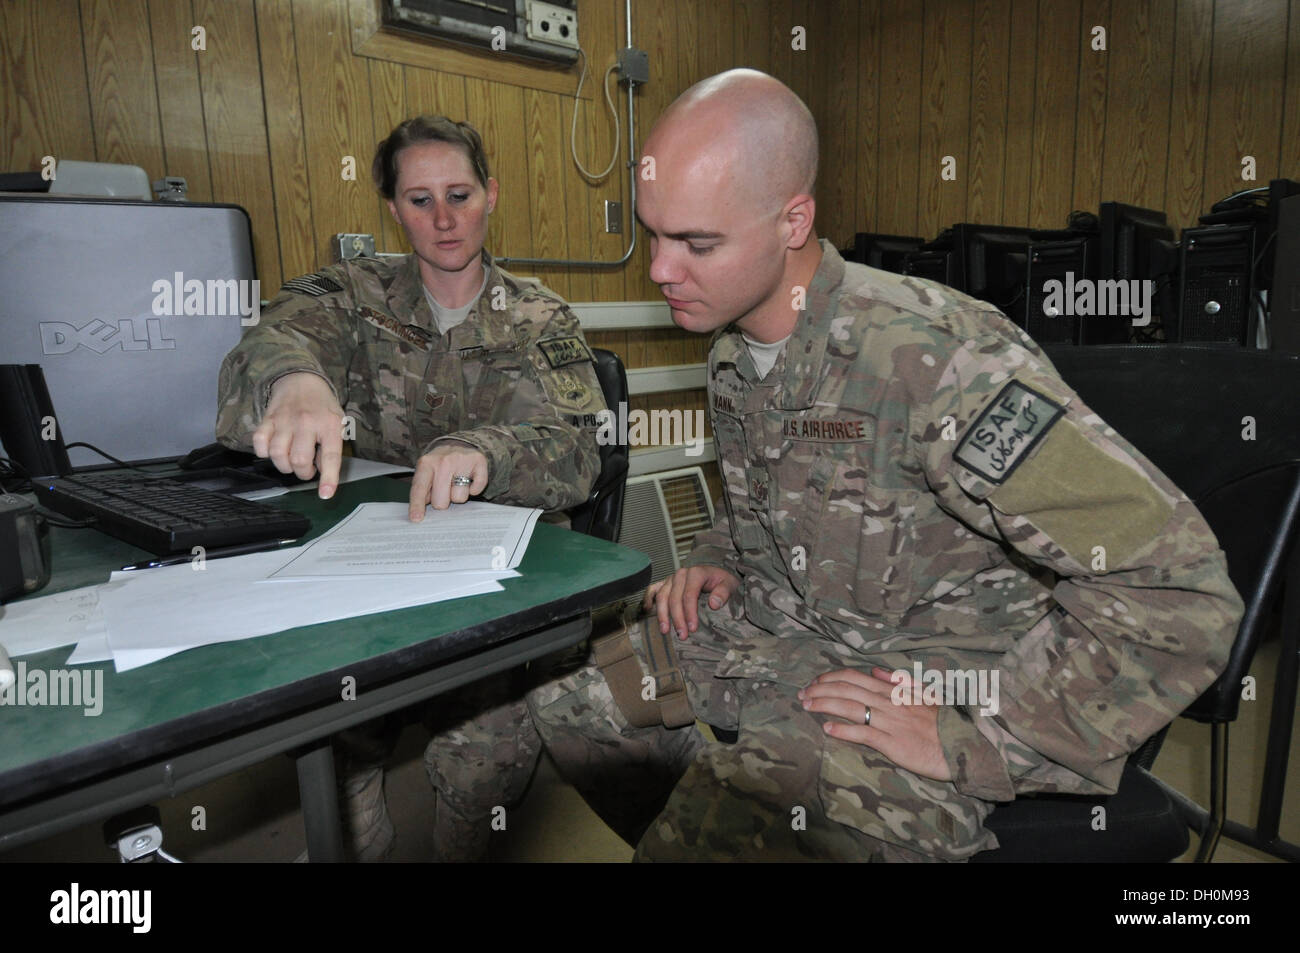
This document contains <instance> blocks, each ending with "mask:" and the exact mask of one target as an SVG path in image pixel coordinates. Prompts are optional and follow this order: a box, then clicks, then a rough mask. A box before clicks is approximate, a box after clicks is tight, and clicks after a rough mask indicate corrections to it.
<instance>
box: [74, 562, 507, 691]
mask: <svg viewBox="0 0 1300 953" xmlns="http://www.w3.org/2000/svg"><path fill="white" fill-rule="evenodd" d="M287 552H293V551H292V550H275V551H271V552H266V553H252V554H249V555H246V556H234V557H230V558H228V559H209V560H207V562H206V563H205V564H204V566H205V568H203V569H201V570H196V569H194V568H193V566H192V565H191V564H189V563H185V564H182V565H179V566H163V567H161V568H158V569H146V570H137V571H134V572H116V573H114V574H113V578H112V580H111V581H109V582H108V583H105V584H104V585H103V586H102V587H101V592H100V599H99V602H100V606H101V608H102V610H103V613H104V618H105V620H106V621H107V623H108V632H109V636H108V641H109V645H110V646H111V648H112V650H113V660H114V663H115V665H116V667H117V670H118V671H119V672H122V671H127V670H128V669H130V668H135V667H137V666H138V665H143V664H145V663H146V662H150V661H156V660H157V659H159V658H165V657H166V656H168V655H173V654H175V653H176V652H181V651H184V650H185V649H189V648H194V647H196V646H199V645H212V644H215V643H218V642H235V641H239V640H241V639H247V638H252V637H254V636H260V635H270V634H271V633H274V632H282V631H284V630H285V629H292V628H296V627H298V626H303V625H315V624H317V623H321V622H331V621H334V620H335V619H347V618H352V617H355V616H362V615H369V614H370V613H372V612H386V611H389V610H395V609H404V608H407V607H410V606H416V605H423V604H426V603H430V602H438V601H441V600H443V599H456V598H460V597H461V596H467V595H477V594H480V593H485V592H496V591H500V590H501V588H502V586H501V584H500V582H499V581H498V580H500V579H504V578H509V577H511V576H515V575H517V573H514V572H509V571H506V572H499V573H495V574H483V573H474V574H469V575H465V576H462V575H460V574H451V573H446V574H442V575H438V576H423V577H415V578H412V577H408V576H403V577H396V578H376V577H373V576H366V577H360V578H357V579H349V580H327V581H321V580H317V581H311V582H300V583H293V584H285V585H281V586H259V585H256V583H257V582H258V581H259V580H262V579H265V578H266V576H267V575H268V574H269V573H271V572H273V571H274V570H275V569H276V568H277V567H278V566H280V565H281V564H283V562H284V561H285V557H286V553H287Z"/></svg>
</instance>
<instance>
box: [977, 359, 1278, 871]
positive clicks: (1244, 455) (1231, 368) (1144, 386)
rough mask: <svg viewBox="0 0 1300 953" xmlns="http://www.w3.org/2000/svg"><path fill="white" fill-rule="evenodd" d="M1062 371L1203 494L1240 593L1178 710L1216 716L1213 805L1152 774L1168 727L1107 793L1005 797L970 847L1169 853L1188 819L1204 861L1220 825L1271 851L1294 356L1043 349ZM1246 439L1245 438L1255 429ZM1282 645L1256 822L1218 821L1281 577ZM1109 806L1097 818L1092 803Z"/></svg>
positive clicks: (1025, 856) (1062, 853)
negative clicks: (1235, 731) (1248, 685)
mask: <svg viewBox="0 0 1300 953" xmlns="http://www.w3.org/2000/svg"><path fill="white" fill-rule="evenodd" d="M1047 351H1048V354H1049V356H1050V357H1051V359H1052V361H1053V363H1055V364H1056V367H1057V369H1058V370H1059V371H1060V373H1061V376H1062V377H1063V378H1064V379H1065V380H1066V382H1067V383H1069V384H1070V386H1072V387H1073V388H1074V389H1075V390H1076V391H1078V393H1079V395H1080V396H1081V397H1082V398H1083V400H1084V402H1085V403H1087V404H1088V405H1089V406H1090V407H1091V408H1092V409H1093V410H1095V411H1096V412H1097V413H1098V414H1099V415H1101V417H1102V418H1103V419H1104V420H1105V421H1106V422H1107V423H1108V424H1110V425H1111V426H1112V427H1114V428H1115V430H1116V431H1118V432H1119V433H1121V434H1123V435H1124V437H1126V438H1127V439H1128V440H1129V441H1130V442H1131V443H1132V444H1133V445H1134V446H1135V447H1137V448H1138V449H1139V450H1140V451H1141V452H1142V453H1143V454H1145V455H1146V457H1147V458H1148V459H1150V460H1151V462H1152V463H1154V464H1155V465H1156V466H1157V467H1159V468H1160V469H1161V470H1162V471H1164V473H1165V474H1166V475H1167V476H1168V477H1169V478H1170V479H1171V480H1173V481H1174V483H1175V484H1177V485H1178V486H1179V487H1180V488H1181V489H1182V490H1183V491H1184V492H1185V493H1186V494H1187V495H1188V497H1189V498H1190V499H1191V500H1192V501H1193V502H1195V503H1196V504H1197V506H1198V507H1199V508H1200V510H1201V512H1202V514H1203V515H1204V516H1205V519H1206V521H1207V522H1208V523H1209V525H1210V527H1211V529H1213V530H1214V533H1215V535H1216V536H1217V537H1218V540H1219V544H1220V546H1222V548H1223V551H1224V553H1225V554H1226V555H1227V558H1228V571H1229V574H1230V575H1231V577H1232V581H1233V583H1234V585H1236V587H1237V589H1238V591H1239V592H1240V593H1241V596H1242V598H1243V600H1245V603H1246V612H1245V616H1244V617H1243V619H1242V622H1241V626H1240V628H1239V630H1238V632H1237V638H1236V640H1235V642H1234V644H1233V647H1232V653H1231V656H1230V658H1229V661H1228V664H1227V668H1226V669H1225V671H1224V672H1223V674H1222V675H1221V676H1220V677H1219V679H1218V680H1217V681H1216V682H1215V683H1214V684H1213V685H1212V686H1211V687H1210V688H1209V689H1208V690H1207V691H1206V692H1205V693H1204V694H1203V695H1202V696H1201V697H1200V698H1198V699H1197V700H1196V701H1195V702H1194V703H1193V704H1192V705H1191V706H1190V707H1189V708H1188V709H1187V710H1186V711H1184V712H1183V717H1187V718H1192V719H1194V720H1196V721H1201V722H1205V723H1208V724H1210V726H1211V772H1212V775H1213V776H1212V778H1211V803H1210V809H1209V810H1208V811H1207V810H1206V809H1204V808H1202V807H1200V805H1197V804H1195V803H1194V802H1192V801H1191V800H1190V799H1189V798H1187V797H1186V796H1185V795H1183V794H1181V793H1180V792H1178V791H1175V790H1173V789H1172V788H1169V787H1168V786H1167V785H1165V784H1163V783H1162V782H1160V781H1159V780H1157V779H1156V778H1154V777H1152V776H1151V775H1150V774H1149V773H1147V769H1149V768H1150V766H1151V764H1152V763H1153V762H1154V760H1155V757H1156V755H1157V753H1158V752H1159V750H1160V745H1161V743H1162V742H1163V740H1164V737H1165V733H1166V731H1167V729H1162V730H1161V731H1159V732H1157V733H1156V734H1155V735H1154V736H1153V737H1152V738H1150V739H1149V740H1148V741H1147V742H1146V743H1144V744H1143V745H1142V746H1141V747H1140V748H1139V749H1138V750H1137V751H1136V752H1134V754H1133V755H1132V756H1131V757H1130V758H1129V761H1128V764H1126V765H1125V768H1124V773H1123V776H1122V778H1121V780H1120V786H1119V790H1118V791H1117V793H1115V794H1113V795H1111V796H1109V797H1099V796H1073V795H1055V794H1053V795H1037V796H1028V797H1023V798H1018V799H1016V800H1015V801H1013V802H1011V803H1009V804H1004V805H1000V806H999V807H997V808H996V809H995V810H994V811H993V813H992V814H991V815H990V816H989V818H988V819H987V820H986V822H985V824H986V826H987V827H988V828H989V829H990V830H992V831H993V832H994V833H995V834H997V837H998V840H999V841H1000V842H1001V844H1002V847H1001V849H1000V850H994V851H986V852H984V853H981V854H977V855H976V856H975V857H974V858H972V861H973V862H976V863H996V862H1005V861H1067V862H1080V861H1147V862H1150V861H1168V860H1172V859H1174V858H1176V857H1177V856H1179V855H1180V854H1182V853H1183V852H1184V851H1185V850H1186V849H1187V844H1188V827H1189V826H1190V827H1192V828H1194V829H1195V830H1197V831H1198V832H1199V833H1200V834H1201V835H1202V837H1201V842H1200V845H1199V848H1198V852H1197V857H1196V859H1197V861H1201V862H1204V861H1208V860H1209V859H1210V858H1211V857H1212V856H1213V853H1214V848H1215V845H1216V844H1217V841H1218V838H1219V835H1220V831H1222V832H1224V833H1226V834H1227V835H1228V836H1230V837H1232V838H1233V839H1235V840H1238V841H1241V842H1242V843H1246V844H1250V845H1251V846H1254V847H1258V848H1259V849H1261V850H1267V851H1269V852H1270V853H1273V854H1275V855H1276V856H1279V857H1285V858H1288V859H1291V860H1296V859H1300V850H1298V849H1297V847H1296V846H1295V845H1292V844H1287V843H1285V842H1281V841H1279V839H1278V836H1277V835H1278V820H1279V816H1280V812H1281V806H1282V795H1283V784H1284V780H1285V773H1286V757H1287V752H1288V750H1289V746H1290V732H1291V718H1292V715H1293V713H1294V710H1295V700H1296V675H1297V668H1298V667H1300V660H1298V659H1297V629H1300V554H1297V553H1295V552H1294V550H1295V547H1294V546H1293V543H1294V540H1295V537H1296V533H1297V529H1298V528H1300V519H1298V516H1300V357H1296V356H1292V355H1284V354H1275V353H1271V352H1266V351H1253V350H1245V349H1240V348H1210V347H1189V346H1174V345H1155V346H1130V345H1116V346H1103V347H1055V348H1047ZM1244 418H1251V420H1253V439H1244V437H1245V436H1247V435H1249V434H1251V432H1252V431H1251V430H1250V429H1249V428H1250V427H1251V421H1248V420H1245V419H1244ZM1288 574H1289V576H1290V578H1291V579H1292V580H1293V583H1294V584H1293V585H1292V586H1291V587H1290V593H1289V597H1288V598H1287V599H1286V604H1285V606H1284V607H1283V612H1282V626H1283V639H1284V644H1283V649H1282V655H1281V660H1280V662H1279V671H1278V675H1277V685H1276V688H1275V695H1274V706H1273V718H1272V722H1271V725H1270V731H1269V742H1268V755H1267V761H1266V766H1265V776H1264V782H1263V791H1262V792H1261V797H1260V813H1259V818H1258V820H1257V827H1256V828H1255V829H1250V828H1246V827H1245V826H1244V825H1241V824H1236V823H1234V822H1231V821H1227V822H1226V823H1225V801H1226V797H1225V791H1226V779H1227V760H1228V724H1229V723H1230V722H1231V721H1233V720H1234V719H1235V718H1236V717H1237V710H1238V703H1239V700H1240V698H1241V690H1242V678H1243V676H1244V675H1245V674H1246V671H1247V668H1248V667H1249V665H1250V662H1251V659H1252V658H1253V657H1254V654H1255V650H1256V648H1257V647H1258V645H1259V642H1260V639H1261V637H1262V635H1263V632H1264V630H1265V627H1266V623H1267V622H1268V620H1269V618H1270V615H1271V613H1272V612H1273V610H1274V609H1276V608H1277V607H1278V604H1279V601H1280V600H1279V593H1280V591H1281V589H1282V582H1283V579H1284V578H1286V577H1287V575H1288ZM1097 805H1102V806H1104V807H1105V809H1106V814H1105V817H1106V827H1105V830H1104V831H1103V830H1094V829H1093V826H1092V824H1093V809H1094V807H1096V806H1097Z"/></svg>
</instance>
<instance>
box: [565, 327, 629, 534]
mask: <svg viewBox="0 0 1300 953" xmlns="http://www.w3.org/2000/svg"><path fill="white" fill-rule="evenodd" d="M591 355H592V357H594V358H595V359H596V377H597V379H599V380H600V389H601V391H602V392H603V393H604V395H605V404H606V406H608V407H609V409H610V411H611V412H612V413H614V414H616V415H617V414H618V413H619V408H620V407H626V406H627V401H628V393H627V372H626V371H624V370H623V362H622V361H620V360H619V359H618V355H617V354H615V353H614V352H613V351H606V350H604V349H602V348H598V347H593V348H592V349H591ZM614 431H615V434H616V435H617V433H618V431H619V428H618V427H617V426H616V427H615V428H614ZM627 468H628V447H627V444H625V443H609V444H605V445H603V446H602V447H601V448H600V475H599V476H598V477H596V483H595V485H594V486H593V487H592V488H591V495H590V496H588V497H587V501H586V502H585V503H580V504H578V505H577V506H575V507H573V509H571V510H569V527H570V528H571V529H573V530H574V531H575V532H579V533H586V534H588V535H589V536H597V537H599V538H601V539H604V540H608V541H609V542H611V543H613V542H616V541H617V540H618V529H619V524H621V523H622V521H623V494H624V491H625V489H626V487H627Z"/></svg>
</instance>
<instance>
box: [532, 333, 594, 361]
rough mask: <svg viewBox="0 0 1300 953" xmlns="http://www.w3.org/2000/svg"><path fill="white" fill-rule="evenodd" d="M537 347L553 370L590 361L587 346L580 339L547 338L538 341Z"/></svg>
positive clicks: (589, 352)
mask: <svg viewBox="0 0 1300 953" xmlns="http://www.w3.org/2000/svg"><path fill="white" fill-rule="evenodd" d="M537 346H538V347H539V348H541V350H542V353H543V354H545V355H546V360H547V361H548V362H549V363H550V365H551V367H553V368H554V367H564V366H565V365H566V364H578V363H580V362H582V361H590V360H591V359H592V357H591V351H589V350H587V345H586V344H585V343H583V340H582V338H580V337H566V338H548V339H547V340H545V341H538V342H537Z"/></svg>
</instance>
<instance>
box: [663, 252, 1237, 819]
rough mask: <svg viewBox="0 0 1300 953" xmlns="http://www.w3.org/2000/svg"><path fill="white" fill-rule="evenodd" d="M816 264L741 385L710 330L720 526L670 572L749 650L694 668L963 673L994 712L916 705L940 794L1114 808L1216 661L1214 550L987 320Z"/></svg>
mask: <svg viewBox="0 0 1300 953" xmlns="http://www.w3.org/2000/svg"><path fill="white" fill-rule="evenodd" d="M823 249H824V250H823V257H822V261H821V265H820V267H819V269H818V271H817V274H816V277H815V279H814V281H813V283H812V286H811V287H810V288H809V289H808V296H807V308H806V311H805V312H804V313H802V314H801V315H800V317H799V320H798V323H797V325H796V327H795V331H794V334H793V336H792V337H791V338H790V339H789V341H788V342H787V345H786V349H785V353H784V355H783V356H782V357H781V358H779V359H778V361H777V363H776V366H775V367H773V369H772V370H771V371H770V372H769V373H768V374H767V376H766V377H765V378H763V379H762V380H759V379H758V375H757V372H756V370H755V368H754V365H753V362H752V360H751V358H750V356H749V354H748V352H747V349H746V347H745V345H744V343H743V341H742V338H741V335H740V333H739V331H738V330H737V329H735V328H734V326H733V327H731V328H727V329H724V330H723V331H721V332H719V334H718V335H717V337H716V338H715V340H714V343H713V346H712V348H711V352H710V355H709V401H710V408H711V415H712V421H713V433H714V441H715V445H716V449H717V453H718V459H719V462H720V466H721V469H722V474H723V480H724V484H725V488H726V492H725V497H726V513H725V516H723V517H721V518H720V519H719V522H718V524H717V525H716V526H715V527H714V529H712V530H710V531H707V532H705V533H702V534H701V535H700V536H699V537H697V539H696V545H695V548H694V550H693V551H692V553H691V555H690V556H689V558H688V559H687V564H688V565H701V564H711V565H721V566H725V567H727V568H728V569H730V570H732V571H733V572H735V573H736V574H737V575H739V576H740V577H741V579H742V588H743V599H744V611H745V615H746V617H747V619H748V621H749V622H750V623H751V625H749V626H748V627H747V631H749V632H751V633H752V636H751V637H750V638H749V639H747V640H744V644H736V643H734V640H733V644H731V645H730V646H729V649H728V653H727V657H726V660H725V661H724V662H723V663H721V665H720V667H719V669H718V671H717V672H716V674H717V675H718V676H721V677H728V676H736V677H753V678H766V679H772V680H775V681H778V682H783V683H787V684H790V685H797V686H800V687H802V686H803V685H805V684H807V683H808V682H809V681H810V680H811V679H812V678H814V677H815V676H817V675H820V674H822V673H824V672H826V671H829V670H832V669H835V668H842V667H845V666H850V667H855V668H870V666H872V665H874V664H879V665H883V666H885V667H887V668H891V669H894V668H903V669H907V670H908V671H909V674H914V673H915V669H914V663H916V662H918V661H919V662H921V663H922V664H923V666H924V669H923V671H924V672H927V673H928V672H930V671H938V672H941V673H942V672H945V671H954V670H957V671H962V672H966V671H970V670H972V669H974V670H984V671H985V673H986V674H987V675H989V676H992V675H994V674H995V675H996V676H997V678H996V680H994V679H993V678H992V677H989V678H988V680H987V683H988V684H993V685H996V686H997V688H998V690H999V691H998V694H999V695H1000V697H999V698H998V699H997V704H996V705H994V706H991V707H992V709H993V710H988V711H986V713H985V714H980V709H981V707H985V706H980V705H977V704H967V705H959V704H952V702H953V699H952V698H950V697H945V700H946V701H947V702H948V703H949V704H948V707H944V708H942V709H940V714H939V732H940V738H941V741H942V743H943V746H944V752H945V756H946V759H947V761H948V763H949V766H950V767H951V769H952V770H953V775H954V782H955V783H956V786H957V788H958V790H960V791H961V792H962V793H964V794H969V795H972V796H975V797H979V798H983V799H986V800H1003V801H1005V800H1010V799H1012V798H1013V797H1014V796H1015V795H1016V794H1019V793H1027V792H1030V791H1053V790H1061V791H1078V792H1081V793H1091V792H1103V791H1113V790H1114V789H1115V787H1116V786H1117V784H1118V779H1119V774H1120V771H1121V770H1122V768H1123V762H1124V759H1125V757H1126V755H1128V754H1129V753H1130V752H1131V751H1133V750H1134V749H1136V747H1137V746H1138V745H1139V744H1141V742H1142V741H1143V740H1145V739H1146V738H1147V737H1149V736H1150V735H1152V734H1154V733H1155V732H1156V731H1157V730H1159V729H1160V728H1161V727H1162V726H1163V725H1165V724H1167V723H1168V722H1169V721H1171V720H1172V719H1173V718H1174V717H1175V716H1176V715H1177V714H1178V712H1180V711H1181V710H1182V709H1183V708H1185V707H1186V706H1187V705H1188V704H1190V703H1191V702H1192V701H1193V700H1194V699H1195V698H1196V697H1197V696H1198V695H1199V694H1200V693H1201V692H1202V691H1203V690H1204V689H1205V688H1206V687H1207V686H1208V685H1209V684H1210V683H1211V682H1212V681H1213V680H1214V678H1215V677H1216V675H1217V673H1218V672H1219V671H1221V669H1222V667H1223V664H1224V663H1225V660H1226V658H1227V653H1228V649H1229V647H1230V645H1231V642H1232V639H1233V637H1234V635H1235V633H1236V627H1237V623H1238V621H1239V620H1240V617H1241V612H1242V604H1241V600H1240V598H1239V596H1238V595H1237V593H1236V591H1235V590H1234V589H1233V587H1232V584H1231V582H1229V580H1228V575H1227V568H1226V563H1225V560H1224V557H1223V554H1222V552H1221V551H1220V550H1219V548H1218V543H1217V541H1216V540H1215V538H1214V536H1213V534H1212V533H1211V531H1210V529H1209V527H1208V526H1207V525H1206V524H1205V522H1204V520H1203V519H1202V518H1201V516H1200V514H1199V513H1198V512H1197V510H1196V508H1195V507H1194V506H1193V505H1192V504H1191V503H1190V502H1189V501H1188V500H1187V498H1186V497H1185V496H1184V494H1183V493H1182V492H1181V491H1179V490H1178V488H1177V487H1175V486H1174V485H1173V484H1172V483H1170V482H1169V480H1168V479H1167V478H1165V477H1164V475H1163V474H1161V473H1160V472H1159V471H1158V470H1156V468H1155V467H1153V466H1152V465H1151V464H1150V463H1149V462H1148V461H1147V460H1146V459H1145V458H1144V457H1143V456H1142V455H1141V454H1140V453H1138V452H1137V451H1136V450H1135V449H1134V448H1133V447H1132V446H1131V445H1130V444H1129V443H1127V442H1126V441H1125V440H1124V439H1123V438H1122V437H1120V436H1118V435H1117V434H1116V433H1115V432H1114V431H1113V430H1111V429H1110V428H1109V427H1107V426H1106V424H1105V423H1104V422H1103V421H1102V420H1101V419H1099V418H1098V417H1097V415H1096V414H1094V413H1093V412H1092V411H1091V410H1089V409H1088V408H1087V407H1086V406H1084V404H1083V403H1082V401H1081V400H1080V399H1079V397H1078V396H1077V395H1076V394H1075V393H1074V392H1073V391H1072V390H1071V389H1070V388H1069V387H1068V386H1067V385H1066V384H1065V383H1064V382H1063V381H1062V380H1061V379H1060V377H1059V376H1058V374H1057V373H1056V371H1055V369H1054V368H1053V367H1052V365H1051V364H1050V362H1049V361H1048V360H1047V358H1046V357H1045V356H1044V355H1043V353H1042V352H1041V351H1040V350H1039V349H1038V347H1037V346H1036V345H1035V344H1034V343H1033V342H1032V341H1031V340H1030V339H1029V338H1028V337H1027V336H1026V335H1024V334H1023V333H1022V332H1021V331H1020V330H1019V329H1018V328H1016V327H1015V326H1014V325H1012V324H1011V323H1010V322H1009V321H1007V320H1006V319H1005V318H1004V317H1003V316H1002V315H1001V314H1000V313H999V312H998V311H996V310H995V309H994V308H993V307H992V306H991V305H987V304H985V303H983V302H980V301H976V300H974V299H971V298H969V297H967V296H965V295H962V294H960V293H958V292H956V291H953V290H952V289H950V288H946V287H943V286H941V285H938V284H935V283H933V282H929V281H924V280H920V279H916V278H910V277H903V276H900V275H893V274H889V273H886V272H882V271H877V270H874V269H870V268H866V267H865V266H861V265H856V264H848V265H846V264H845V262H844V260H843V259H842V258H841V257H840V256H839V255H838V254H837V253H836V252H835V249H834V248H832V247H830V246H829V245H827V244H825V243H823ZM733 598H735V597H733ZM966 684H970V683H969V682H967V683H966Z"/></svg>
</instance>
